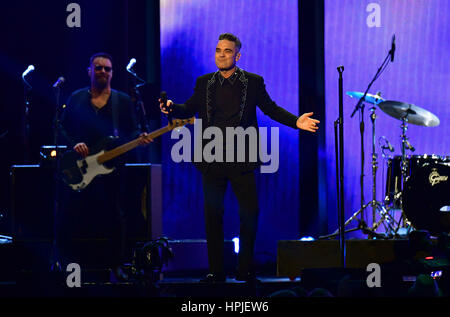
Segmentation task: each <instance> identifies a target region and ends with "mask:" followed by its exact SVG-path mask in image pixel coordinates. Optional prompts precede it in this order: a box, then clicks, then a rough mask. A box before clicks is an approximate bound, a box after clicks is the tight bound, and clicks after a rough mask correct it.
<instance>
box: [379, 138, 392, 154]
mask: <svg viewBox="0 0 450 317" xmlns="http://www.w3.org/2000/svg"><path fill="white" fill-rule="evenodd" d="M382 138H383V140H384V141H385V142H386V145H383V146H381V148H382V149H383V150H389V151H391V152H394V151H395V149H394V147H393V146H392V144H391V143H390V142H389V141H388V139H386V137H384V136H383V137H382Z"/></svg>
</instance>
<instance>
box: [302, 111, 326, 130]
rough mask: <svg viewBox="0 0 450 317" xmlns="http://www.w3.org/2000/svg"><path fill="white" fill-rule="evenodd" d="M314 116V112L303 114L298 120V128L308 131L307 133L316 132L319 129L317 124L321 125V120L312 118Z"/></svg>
mask: <svg viewBox="0 0 450 317" xmlns="http://www.w3.org/2000/svg"><path fill="white" fill-rule="evenodd" d="M312 115H313V112H307V113H304V114H302V115H301V116H300V117H299V118H298V119H297V123H296V125H297V128H299V129H302V130H306V131H310V132H316V131H317V130H318V129H319V127H318V126H317V123H320V121H319V120H316V119H313V118H310V117H311V116H312Z"/></svg>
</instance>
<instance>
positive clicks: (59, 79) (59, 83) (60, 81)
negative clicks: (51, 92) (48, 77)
mask: <svg viewBox="0 0 450 317" xmlns="http://www.w3.org/2000/svg"><path fill="white" fill-rule="evenodd" d="M65 81H66V79H65V78H64V77H59V78H58V80H57V81H56V82H55V83H54V84H53V88H59V87H60V86H61V85H62V84H64V82H65Z"/></svg>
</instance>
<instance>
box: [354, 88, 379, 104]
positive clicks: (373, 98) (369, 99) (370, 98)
mask: <svg viewBox="0 0 450 317" xmlns="http://www.w3.org/2000/svg"><path fill="white" fill-rule="evenodd" d="M347 95H349V96H350V97H352V98H356V99H361V97H362V96H364V93H363V92H359V91H347ZM364 101H365V102H368V103H372V104H374V105H377V104H379V103H380V102H382V101H384V99H383V98H381V97H380V96H378V95H372V94H366V97H365V98H364Z"/></svg>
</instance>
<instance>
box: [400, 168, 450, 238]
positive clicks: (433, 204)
mask: <svg viewBox="0 0 450 317" xmlns="http://www.w3.org/2000/svg"><path fill="white" fill-rule="evenodd" d="M402 205H403V211H404V212H405V215H406V217H407V218H408V220H409V221H410V222H411V224H412V225H413V226H414V228H416V229H418V230H428V231H429V232H430V233H431V234H435V235H438V234H440V233H443V232H446V233H448V232H450V212H449V211H447V212H446V211H442V210H441V209H443V207H444V206H450V166H449V165H448V164H444V163H430V164H424V165H423V166H421V167H419V168H418V169H417V170H416V171H414V173H412V174H411V176H410V177H408V179H407V180H406V181H405V185H404V190H403V194H402Z"/></svg>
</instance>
